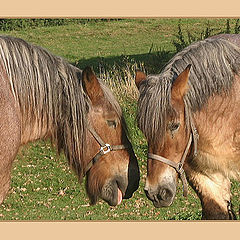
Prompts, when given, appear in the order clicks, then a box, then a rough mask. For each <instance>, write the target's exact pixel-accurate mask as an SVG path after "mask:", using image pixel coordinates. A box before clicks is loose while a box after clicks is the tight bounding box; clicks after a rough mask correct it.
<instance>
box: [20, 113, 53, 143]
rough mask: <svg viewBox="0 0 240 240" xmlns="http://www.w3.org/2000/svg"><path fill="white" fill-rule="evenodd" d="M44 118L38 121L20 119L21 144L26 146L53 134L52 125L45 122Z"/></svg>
mask: <svg viewBox="0 0 240 240" xmlns="http://www.w3.org/2000/svg"><path fill="white" fill-rule="evenodd" d="M45 119H47V118H44V117H43V119H42V120H41V121H40V120H38V119H35V120H33V119H31V118H29V119H26V118H23V117H22V123H21V144H26V143H28V142H32V141H35V140H38V139H43V138H48V137H51V136H52V134H53V123H52V122H47V121H45Z"/></svg>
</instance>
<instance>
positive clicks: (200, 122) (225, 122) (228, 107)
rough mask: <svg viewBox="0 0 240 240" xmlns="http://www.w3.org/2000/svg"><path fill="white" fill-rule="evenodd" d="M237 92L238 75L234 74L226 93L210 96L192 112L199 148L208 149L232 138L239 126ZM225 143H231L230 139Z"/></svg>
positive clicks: (238, 98)
mask: <svg viewBox="0 0 240 240" xmlns="http://www.w3.org/2000/svg"><path fill="white" fill-rule="evenodd" d="M239 92H240V77H238V76H235V81H234V82H233V86H232V88H231V89H230V90H229V92H228V93H226V94H225V93H223V94H221V95H214V96H212V97H210V98H209V99H208V101H207V103H206V104H205V105H204V106H203V108H202V109H201V110H199V111H197V112H195V113H194V114H193V121H194V123H195V125H196V128H197V130H198V132H199V136H200V138H199V144H200V147H201V148H207V149H209V148H210V146H212V147H214V146H215V147H214V148H215V149H216V146H218V145H219V146H220V145H221V144H222V143H225V142H226V140H229V139H232V135H234V132H235V130H236V129H239V128H240V123H239V118H238V115H239V110H238V107H239V104H240V94H239ZM233 126H234V127H233ZM204 143H205V144H204ZM210 143H211V144H210ZM227 144H231V141H228V143H227ZM225 145H226V143H225Z"/></svg>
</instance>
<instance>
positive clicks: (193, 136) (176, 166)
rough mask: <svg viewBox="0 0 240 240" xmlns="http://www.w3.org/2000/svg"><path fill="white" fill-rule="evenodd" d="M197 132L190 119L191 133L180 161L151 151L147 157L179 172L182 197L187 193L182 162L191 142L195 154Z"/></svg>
mask: <svg viewBox="0 0 240 240" xmlns="http://www.w3.org/2000/svg"><path fill="white" fill-rule="evenodd" d="M198 137H199V135H198V132H197V129H196V128H195V126H194V124H193V122H192V121H191V134H190V136H189V140H188V143H187V146H186V148H185V151H184V153H183V155H182V158H181V160H180V162H178V163H175V162H173V161H171V160H169V159H167V158H165V157H161V156H159V155H156V154H153V153H148V158H151V159H153V160H158V161H160V162H162V163H165V164H167V165H169V166H171V167H173V168H174V169H175V170H176V172H177V173H178V174H179V176H180V179H181V180H182V183H183V196H184V197H187V194H188V187H187V179H186V174H185V172H184V169H183V164H184V162H185V160H186V158H187V154H188V152H189V149H190V147H191V144H192V142H193V144H194V153H193V154H194V156H196V155H197V141H198Z"/></svg>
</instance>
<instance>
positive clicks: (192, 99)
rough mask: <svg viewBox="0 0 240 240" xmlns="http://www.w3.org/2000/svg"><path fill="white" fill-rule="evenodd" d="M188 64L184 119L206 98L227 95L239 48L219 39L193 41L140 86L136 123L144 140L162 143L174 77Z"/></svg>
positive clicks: (171, 111) (170, 111)
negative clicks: (187, 88) (160, 70)
mask: <svg viewBox="0 0 240 240" xmlns="http://www.w3.org/2000/svg"><path fill="white" fill-rule="evenodd" d="M188 64H192V68H191V72H190V77H189V82H188V84H189V90H188V93H187V94H186V95H185V97H184V103H185V112H186V118H189V115H190V114H192V113H194V112H196V111H198V110H200V109H201V108H202V107H203V106H204V104H206V103H207V100H208V99H209V97H210V96H213V95H214V94H223V93H226V94H227V93H228V90H229V89H231V86H232V83H233V81H234V74H239V70H240V48H239V47H237V46H236V45H234V44H232V43H230V42H229V41H226V40H223V39H206V40H203V41H199V42H196V43H194V44H191V45H190V46H188V47H186V48H185V49H184V50H182V51H181V52H179V53H177V54H176V55H175V56H174V57H173V58H172V59H171V60H170V61H169V62H168V63H167V65H166V66H165V68H164V69H163V71H162V72H161V73H160V74H158V75H149V76H148V77H147V80H146V81H144V82H143V83H142V84H141V85H140V97H139V101H138V114H137V121H138V125H139V128H140V129H141V130H142V131H143V133H144V134H145V136H146V138H147V140H148V141H149V142H152V143H156V142H159V143H162V140H163V137H164V135H165V132H166V127H167V126H166V125H167V116H169V114H172V115H174V109H173V108H172V106H171V103H170V98H171V87H172V83H173V82H174V81H175V79H176V78H177V76H178V75H179V74H180V73H181V72H182V71H183V70H184V69H185V68H186V66H187V65H188Z"/></svg>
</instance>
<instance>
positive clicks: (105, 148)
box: [85, 126, 129, 172]
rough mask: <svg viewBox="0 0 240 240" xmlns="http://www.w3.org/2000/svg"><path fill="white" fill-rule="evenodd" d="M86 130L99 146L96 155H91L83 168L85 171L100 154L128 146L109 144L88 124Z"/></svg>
mask: <svg viewBox="0 0 240 240" xmlns="http://www.w3.org/2000/svg"><path fill="white" fill-rule="evenodd" d="M88 130H89V132H90V133H91V134H92V136H93V137H94V138H95V139H96V141H97V142H98V143H99V145H100V146H101V147H100V149H99V151H98V152H97V153H96V155H95V156H94V157H93V159H92V160H91V161H90V162H89V163H88V165H87V167H86V169H85V172H88V171H89V170H90V168H91V167H92V166H93V164H94V163H96V162H97V161H98V160H99V158H100V157H101V156H103V155H105V154H107V153H109V152H110V151H117V150H124V149H127V148H128V147H129V146H128V145H113V146H111V145H110V144H108V143H105V142H104V141H103V140H102V138H101V137H100V136H99V135H98V134H97V132H96V131H95V130H94V129H93V128H92V127H91V126H88Z"/></svg>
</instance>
